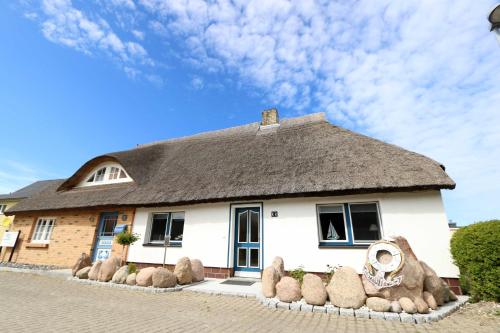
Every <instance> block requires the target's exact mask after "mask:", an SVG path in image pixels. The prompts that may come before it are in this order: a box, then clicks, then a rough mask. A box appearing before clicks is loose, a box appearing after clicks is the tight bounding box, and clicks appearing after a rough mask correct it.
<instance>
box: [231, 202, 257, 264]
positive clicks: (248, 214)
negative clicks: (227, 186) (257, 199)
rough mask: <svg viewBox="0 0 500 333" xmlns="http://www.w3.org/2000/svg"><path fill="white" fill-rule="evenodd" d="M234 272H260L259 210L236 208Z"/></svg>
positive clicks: (255, 208)
mask: <svg viewBox="0 0 500 333" xmlns="http://www.w3.org/2000/svg"><path fill="white" fill-rule="evenodd" d="M235 219H236V220H235V228H234V230H235V235H234V270H235V271H247V272H260V257H261V256H260V251H261V249H260V208H258V207H251V208H236V210H235Z"/></svg>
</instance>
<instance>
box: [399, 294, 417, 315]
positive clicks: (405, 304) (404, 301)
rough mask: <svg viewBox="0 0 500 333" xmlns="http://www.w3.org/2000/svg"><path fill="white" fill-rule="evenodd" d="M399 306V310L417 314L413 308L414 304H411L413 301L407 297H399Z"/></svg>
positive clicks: (415, 308) (414, 307)
mask: <svg viewBox="0 0 500 333" xmlns="http://www.w3.org/2000/svg"><path fill="white" fill-rule="evenodd" d="M399 304H401V308H402V309H403V311H404V312H406V313H411V314H413V313H416V312H417V307H416V306H415V303H413V301H412V300H411V299H409V298H408V297H401V298H400V299H399Z"/></svg>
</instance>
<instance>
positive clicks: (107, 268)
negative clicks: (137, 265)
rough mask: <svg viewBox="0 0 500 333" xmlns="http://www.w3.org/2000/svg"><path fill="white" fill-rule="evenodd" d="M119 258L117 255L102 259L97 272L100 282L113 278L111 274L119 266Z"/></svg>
mask: <svg viewBox="0 0 500 333" xmlns="http://www.w3.org/2000/svg"><path fill="white" fill-rule="evenodd" d="M120 262H121V259H120V258H118V257H117V256H112V257H109V258H108V259H106V260H104V261H103V263H102V265H101V269H99V274H98V275H97V279H98V280H99V281H100V282H108V281H110V280H111V279H112V278H113V275H114V274H115V273H116V271H117V270H118V269H119V268H120Z"/></svg>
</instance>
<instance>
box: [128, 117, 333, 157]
mask: <svg viewBox="0 0 500 333" xmlns="http://www.w3.org/2000/svg"><path fill="white" fill-rule="evenodd" d="M321 121H327V120H326V115H325V113H324V112H315V113H311V114H307V115H304V116H300V117H293V118H283V119H282V120H281V121H280V127H281V126H283V127H289V126H290V127H292V126H296V125H304V124H307V123H315V122H321ZM259 128H260V123H259V122H257V121H255V122H252V123H248V124H244V125H238V126H232V127H227V128H223V129H218V130H212V131H204V132H200V133H196V134H192V135H186V136H181V137H177V138H170V139H165V140H158V141H153V142H148V143H143V144H138V145H137V147H136V148H135V149H138V148H146V147H151V146H154V145H159V144H164V143H171V142H179V141H188V140H197V139H209V138H215V137H221V136H227V135H234V134H247V133H252V132H253V133H257V131H258V130H259Z"/></svg>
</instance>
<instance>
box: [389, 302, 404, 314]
mask: <svg viewBox="0 0 500 333" xmlns="http://www.w3.org/2000/svg"><path fill="white" fill-rule="evenodd" d="M402 311H403V309H402V308H401V304H399V302H398V301H392V302H391V312H396V313H401V312H402Z"/></svg>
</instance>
